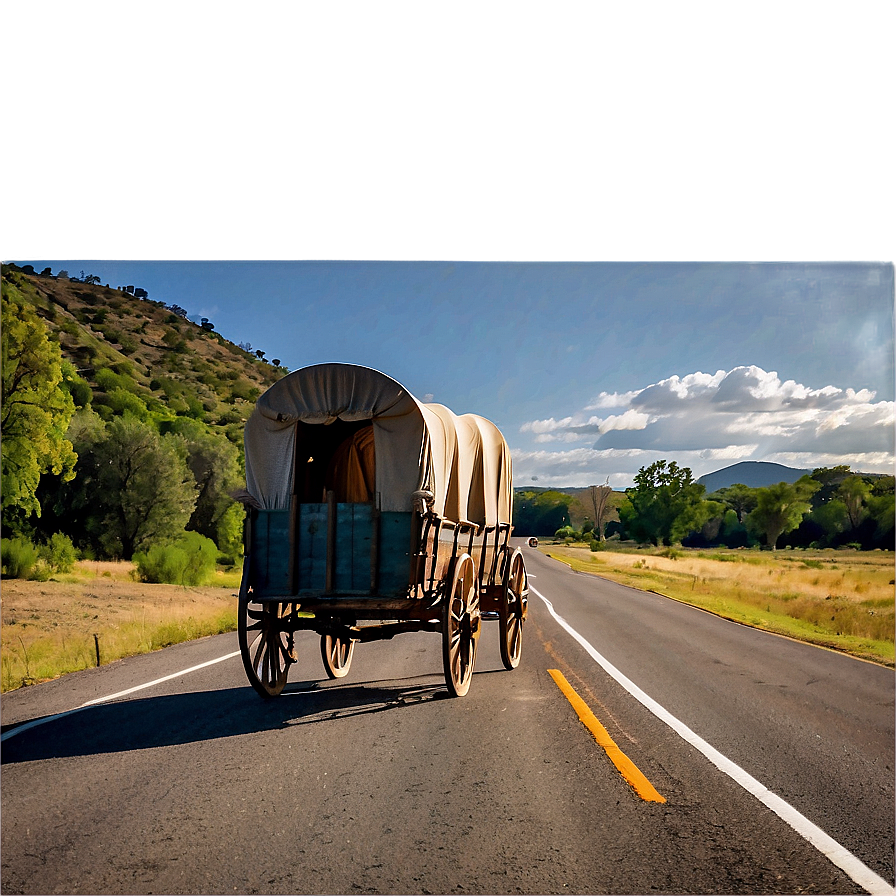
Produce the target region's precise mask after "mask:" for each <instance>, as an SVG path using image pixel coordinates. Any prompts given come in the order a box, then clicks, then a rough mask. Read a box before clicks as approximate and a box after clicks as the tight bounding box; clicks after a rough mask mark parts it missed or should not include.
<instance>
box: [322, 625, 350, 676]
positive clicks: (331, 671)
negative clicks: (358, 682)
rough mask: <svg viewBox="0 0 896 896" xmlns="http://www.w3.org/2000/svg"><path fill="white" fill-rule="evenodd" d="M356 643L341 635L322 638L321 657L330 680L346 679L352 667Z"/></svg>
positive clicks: (323, 636)
mask: <svg viewBox="0 0 896 896" xmlns="http://www.w3.org/2000/svg"><path fill="white" fill-rule="evenodd" d="M354 652H355V642H354V641H352V640H350V639H344V638H341V637H340V636H339V635H321V636H320V655H321V658H322V659H323V661H324V669H326V670H327V675H328V676H329V677H330V678H345V676H346V675H348V670H349V669H350V668H351V665H352V655H353V654H354Z"/></svg>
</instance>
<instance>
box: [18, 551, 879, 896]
mask: <svg viewBox="0 0 896 896" xmlns="http://www.w3.org/2000/svg"><path fill="white" fill-rule="evenodd" d="M526 560H527V564H528V567H529V572H530V574H531V575H532V579H531V585H532V586H533V588H534V589H537V593H536V592H535V591H533V593H532V594H531V600H530V614H529V621H528V623H527V625H526V629H525V636H524V647H523V660H522V663H521V665H520V667H519V668H518V669H516V670H515V671H513V672H507V671H504V669H503V667H502V665H501V661H500V656H499V653H498V646H497V624H496V623H487V624H486V626H485V630H484V633H483V637H482V640H481V642H480V644H481V647H480V652H479V657H478V659H477V664H476V674H475V676H474V679H473V683H472V686H471V688H470V692H469V694H468V695H467V696H466V697H463V698H460V699H452V698H449V697H448V696H447V692H446V688H445V684H444V679H443V677H442V671H441V654H440V642H439V636H438V635H435V634H428V633H421V634H419V635H408V634H406V635H400V636H398V637H396V638H395V639H394V640H392V641H386V642H381V643H374V644H366V645H361V646H359V647H358V649H357V651H356V655H355V658H354V663H353V667H352V670H351V672H350V674H349V676H348V677H347V678H345V679H342V680H339V681H334V682H330V681H326V680H324V681H322V680H321V678H322V677H323V674H324V673H323V667H322V663H321V660H320V654H319V650H318V643H317V639H316V638H315V637H313V636H310V635H309V636H308V637H307V638H304V639H303V640H302V643H301V647H300V661H299V663H298V664H297V665H296V666H295V667H294V668H293V670H292V673H291V675H290V683H289V684H288V685H287V689H286V691H285V692H284V694H283V695H282V696H281V697H279V698H278V699H276V700H273V701H262V700H261V699H260V698H259V697H258V696H257V695H256V694H255V692H254V691H253V690H252V689H251V688H250V687H249V685H248V683H247V681H246V678H245V673H244V672H243V668H242V664H241V662H240V659H239V657H238V656H232V657H230V658H226V659H223V660H222V661H220V662H212V661H214V660H218V659H220V658H222V657H227V656H228V654H232V653H233V652H235V651H236V650H237V643H236V636H235V635H223V636H219V637H216V638H207V639H203V640H201V641H196V642H192V643H190V644H184V645H179V646H177V647H172V648H169V649H167V650H164V651H160V652H158V653H156V654H152V655H148V656H143V657H135V658H133V659H130V660H125V661H121V662H118V663H114V664H112V665H110V666H106V667H103V668H101V669H95V670H89V671H87V672H83V673H78V674H75V675H71V676H67V677H66V678H64V679H60V680H59V681H55V682H49V683H46V684H42V685H39V686H36V687H32V688H28V689H25V690H22V691H17V692H13V693H11V694H8V695H4V696H3V698H2V701H0V713H2V723H3V731H4V735H3V737H4V740H3V743H2V748H0V749H2V763H3V765H2V778H0V788H2V792H0V799H2V804H0V805H2V815H0V827H2V844H0V845H2V872H0V874H2V877H0V883H2V889H3V892H5V893H19V892H22V893H57V892H59V893H82V892H85V893H194V892H195V893H651V892H665V893H772V892H780V893H797V892H817V893H861V892H866V891H868V890H873V891H881V890H882V891H885V892H886V891H889V892H892V891H893V849H894V846H893V844H894V830H893V828H894V771H893V770H894V743H896V735H894V673H893V671H892V670H887V669H883V668H880V667H877V666H874V665H871V664H868V663H862V662H860V661H857V660H853V659H850V658H848V657H843V656H840V655H838V654H835V653H832V652H830V651H825V650H821V649H818V648H814V647H809V646H806V645H801V644H797V643H795V642H792V641H789V640H787V639H783V638H778V637H775V636H772V635H767V634H763V633H760V632H755V631H753V630H751V629H748V628H745V627H742V626H738V625H735V624H732V623H728V622H725V621H723V620H719V619H717V618H715V617H713V616H710V615H709V614H706V613H703V612H701V611H699V610H695V609H692V608H689V607H685V606H683V605H680V604H677V603H676V602H674V601H670V600H667V599H665V598H662V597H659V596H657V595H652V594H645V593H642V592H638V591H634V590H632V589H628V588H623V587H621V586H617V585H614V584H612V583H608V582H605V581H603V580H600V579H596V578H594V577H589V576H584V575H578V574H575V573H572V572H570V571H569V570H568V569H567V568H566V567H565V566H563V565H562V564H559V563H557V562H555V561H552V560H548V559H546V558H545V557H543V556H542V555H541V554H539V553H538V552H537V551H533V550H529V549H527V550H526ZM539 595H543V596H544V598H546V601H547V602H549V603H550V605H551V607H552V609H553V613H552V612H550V610H549V607H548V603H547V602H546V601H545V600H542V598H541V597H539ZM557 617H560V618H561V619H562V620H563V621H564V623H565V627H564V625H562V624H561V623H560V622H558V620H557ZM570 629H572V630H574V631H575V632H578V633H579V634H580V635H581V637H582V638H583V639H584V640H585V641H586V642H587V645H590V647H589V646H585V645H583V644H582V643H580V642H579V641H577V640H575V639H574V637H573V636H572V635H571V634H570ZM204 663H211V664H210V665H205V666H203V665H202V664H204ZM194 667H200V668H195V669H194ZM189 669H194V670H193V671H184V670H189ZM548 670H558V671H559V672H560V673H562V675H563V676H564V677H565V679H566V680H567V681H568V682H569V684H570V685H572V687H573V688H574V689H575V691H576V692H577V693H578V695H579V696H580V697H581V698H582V699H583V700H584V702H585V703H586V704H587V706H588V707H590V709H591V711H593V713H594V715H595V716H596V717H597V719H598V720H599V721H600V723H602V725H603V727H604V728H605V729H606V731H607V732H608V734H609V735H610V737H611V738H612V740H613V741H614V742H615V744H616V745H617V746H618V748H619V750H621V752H622V753H623V754H624V757H625V758H626V759H627V761H628V763H629V766H628V767H629V768H630V767H631V766H634V767H636V769H637V770H639V771H640V773H641V774H643V776H645V777H646V778H647V779H648V780H649V782H650V783H651V784H652V785H653V787H654V788H655V789H656V791H658V792H659V794H661V795H662V797H663V798H664V799H665V802H664V803H660V802H652V801H646V800H644V799H642V798H641V797H640V796H639V795H638V793H637V792H636V790H635V789H634V788H633V786H632V785H631V784H630V783H628V781H627V780H626V779H625V778H624V777H623V776H622V774H621V773H620V771H619V770H618V769H617V766H616V765H614V763H613V762H612V761H611V755H610V753H612V752H613V751H612V750H611V751H610V753H608V752H606V751H605V749H604V748H603V747H602V746H600V745H599V744H598V743H597V742H596V740H595V738H594V736H592V734H591V733H590V732H589V731H588V730H587V729H586V728H585V726H584V725H583V724H582V722H581V721H580V720H579V718H578V717H577V714H576V711H575V710H574V708H573V707H572V705H571V704H570V702H569V701H568V700H567V698H566V697H565V696H564V694H563V693H562V692H561V691H560V689H559V688H558V686H557V683H556V682H555V678H554V677H553V676H552V675H551V674H550V673H549V671H548ZM608 670H609V672H608ZM610 672H612V673H613V674H609V673H610ZM614 675H615V677H614ZM165 676H173V677H171V678H168V679H167V680H164V681H158V680H159V679H162V678H164V677H165ZM151 682H157V683H155V684H152V685H151V686H150V687H142V686H143V685H146V684H147V683H151ZM137 687H140V688H142V689H140V690H135V691H132V692H130V693H125V694H123V696H120V697H118V698H116V699H114V700H112V701H111V702H105V703H99V704H96V705H93V706H89V707H87V708H84V709H79V710H78V711H76V712H70V711H71V710H76V709H78V707H81V706H83V704H85V703H87V702H88V701H92V700H97V699H102V698H104V697H107V696H109V695H113V694H121V693H122V692H126V691H129V690H130V689H132V688H137ZM639 689H640V690H639ZM632 691H634V692H635V695H634V696H633V693H632ZM645 695H646V699H645ZM645 703H646V704H647V705H645ZM62 713H69V714H66V715H60V716H58V717H55V718H50V717H51V716H54V715H55V714H62ZM670 719H672V720H673V723H677V727H678V730H676V729H675V727H672V724H673V723H670V721H669V720H670ZM38 720H46V721H43V722H41V723H40V724H36V725H34V726H33V727H30V728H26V727H25V726H26V725H27V723H29V722H32V721H38ZM17 728H18V729H19V730H16V729H17ZM682 731H684V732H686V733H687V732H690V733H692V734H693V735H694V738H695V739H694V740H691V741H690V742H689V741H688V740H687V739H686V738H685V736H683V734H682ZM707 744H708V745H711V748H714V749H715V750H717V751H718V753H719V754H722V757H723V759H724V760H725V762H721V761H720V760H718V757H716V762H715V764H714V761H711V759H710V758H707V755H706V750H704V749H703V745H707ZM710 755H712V756H715V754H712V753H710ZM726 763H728V764H727V765H726ZM720 764H721V765H722V766H723V768H722V769H720V768H719V765H720ZM732 768H733V769H736V770H738V771H742V772H743V774H742V775H741V778H742V779H745V780H746V782H747V783H746V784H745V783H744V780H736V778H737V777H738V774H737V771H735V772H732ZM732 774H734V777H732ZM750 781H756V782H758V783H759V784H760V786H764V787H765V788H768V791H762V796H763V799H765V800H766V802H767V803H770V804H771V805H772V806H773V807H776V806H778V802H776V801H779V798H780V800H783V801H786V803H787V804H789V805H790V806H792V807H793V809H794V810H796V813H799V814H798V816H797V822H796V826H797V827H800V826H801V825H802V822H801V821H799V819H803V820H804V821H805V822H806V824H807V825H808V826H809V829H810V831H811V830H815V829H820V830H821V831H823V832H824V833H825V834H827V835H829V836H830V837H831V838H833V840H834V841H836V842H835V846H837V848H838V849H839V850H840V852H838V853H837V854H836V855H835V856H834V858H835V860H836V863H835V861H832V860H831V858H829V857H827V856H826V855H824V854H823V852H822V851H821V849H820V848H819V847H817V846H816V845H813V844H812V843H810V842H808V840H807V839H806V837H807V835H806V833H805V830H803V831H802V832H801V831H798V830H795V829H794V827H793V826H792V825H791V823H788V821H785V820H784V819H782V817H781V815H780V814H779V813H778V812H776V811H773V810H772V809H770V808H769V807H768V805H766V804H765V803H764V802H762V801H760V799H759V798H757V796H756V795H754V794H753V793H750V792H748V789H745V787H748V786H750V785H749V782H750ZM785 814H786V813H785ZM792 821H793V819H791V822H792ZM844 857H845V858H844ZM843 866H846V868H847V870H843ZM856 868H858V872H856V870H855V869H856ZM862 869H864V871H862ZM865 872H867V874H865ZM863 875H864V876H863ZM857 878H858V879H857Z"/></svg>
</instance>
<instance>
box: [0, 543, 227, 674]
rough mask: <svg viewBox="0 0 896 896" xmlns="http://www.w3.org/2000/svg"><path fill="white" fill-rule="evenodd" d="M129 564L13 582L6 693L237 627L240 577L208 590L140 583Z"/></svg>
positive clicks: (6, 597) (8, 594)
mask: <svg viewBox="0 0 896 896" xmlns="http://www.w3.org/2000/svg"><path fill="white" fill-rule="evenodd" d="M132 571H133V566H132V565H131V564H129V563H97V562H93V561H82V562H80V563H78V564H77V566H76V569H75V572H74V573H72V574H69V575H60V576H57V577H56V578H55V579H53V580H51V581H49V582H27V581H23V580H20V579H6V580H4V582H3V589H2V626H0V644H2V677H0V687H2V690H3V691H8V690H12V689H13V688H17V687H21V686H22V685H24V684H32V683H34V682H37V681H44V680H46V679H50V678H56V677H58V676H59V675H62V674H65V673H66V672H75V671H77V670H79V669H86V668H88V667H91V666H95V665H96V640H95V638H94V635H96V636H97V639H98V641H99V648H100V659H101V662H102V663H108V662H112V661H113V660H116V659H121V658H122V657H124V656H133V655H134V654H138V653H148V652H149V651H152V650H157V649H159V648H161V647H167V646H169V645H171V644H176V643H179V642H181V641H187V640H190V639H192V638H199V637H203V636H205V635H210V634H217V633H219V632H224V631H232V630H233V629H235V628H236V600H235V598H234V597H233V594H234V592H235V591H236V590H237V588H238V586H239V576H238V575H235V574H228V575H225V574H221V573H219V574H218V579H219V582H218V583H217V584H215V585H212V586H208V587H203V588H184V587H181V586H179V585H147V584H143V583H140V582H136V581H135V580H134V578H133V576H132Z"/></svg>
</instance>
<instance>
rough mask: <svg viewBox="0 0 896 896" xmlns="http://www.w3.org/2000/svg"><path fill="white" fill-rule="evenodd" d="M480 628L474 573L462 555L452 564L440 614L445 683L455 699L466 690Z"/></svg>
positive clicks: (467, 558) (470, 675) (469, 562)
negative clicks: (452, 571)
mask: <svg viewBox="0 0 896 896" xmlns="http://www.w3.org/2000/svg"><path fill="white" fill-rule="evenodd" d="M480 627H481V617H480V611H479V594H478V592H477V590H476V570H475V566H474V564H473V559H472V557H470V555H469V554H464V555H462V556H461V557H460V558H459V559H458V562H457V564H456V565H455V569H454V575H453V577H452V579H451V585H450V591H449V592H448V594H447V597H446V599H445V605H444V609H443V614H442V661H443V666H444V670H445V682H446V684H447V685H448V690H449V691H450V693H451V694H452V695H453V696H455V697H463V696H464V695H465V694H466V693H467V691H468V690H469V689H470V681H471V679H472V677H473V667H474V665H475V663H476V649H477V645H478V642H479V631H480Z"/></svg>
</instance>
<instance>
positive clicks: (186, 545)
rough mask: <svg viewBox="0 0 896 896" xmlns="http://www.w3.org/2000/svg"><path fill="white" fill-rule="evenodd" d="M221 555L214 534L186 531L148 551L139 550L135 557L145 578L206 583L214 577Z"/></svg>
mask: <svg viewBox="0 0 896 896" xmlns="http://www.w3.org/2000/svg"><path fill="white" fill-rule="evenodd" d="M217 557H218V549H217V548H216V547H215V543H214V542H213V541H212V540H211V539H210V538H206V537H205V536H204V535H200V534H199V533H198V532H184V534H183V535H181V536H180V537H178V538H177V539H174V540H173V541H170V542H166V543H159V544H154V545H153V546H152V547H150V549H149V550H148V551H147V552H146V553H145V554H144V553H137V554H135V555H134V558H133V559H134V563H135V565H136V567H137V574H138V575H139V577H140V579H141V581H144V582H150V583H153V584H169V585H202V584H204V583H205V582H207V581H208V580H209V579H210V578H211V577H212V575H213V573H214V571H215V561H216V560H217Z"/></svg>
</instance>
